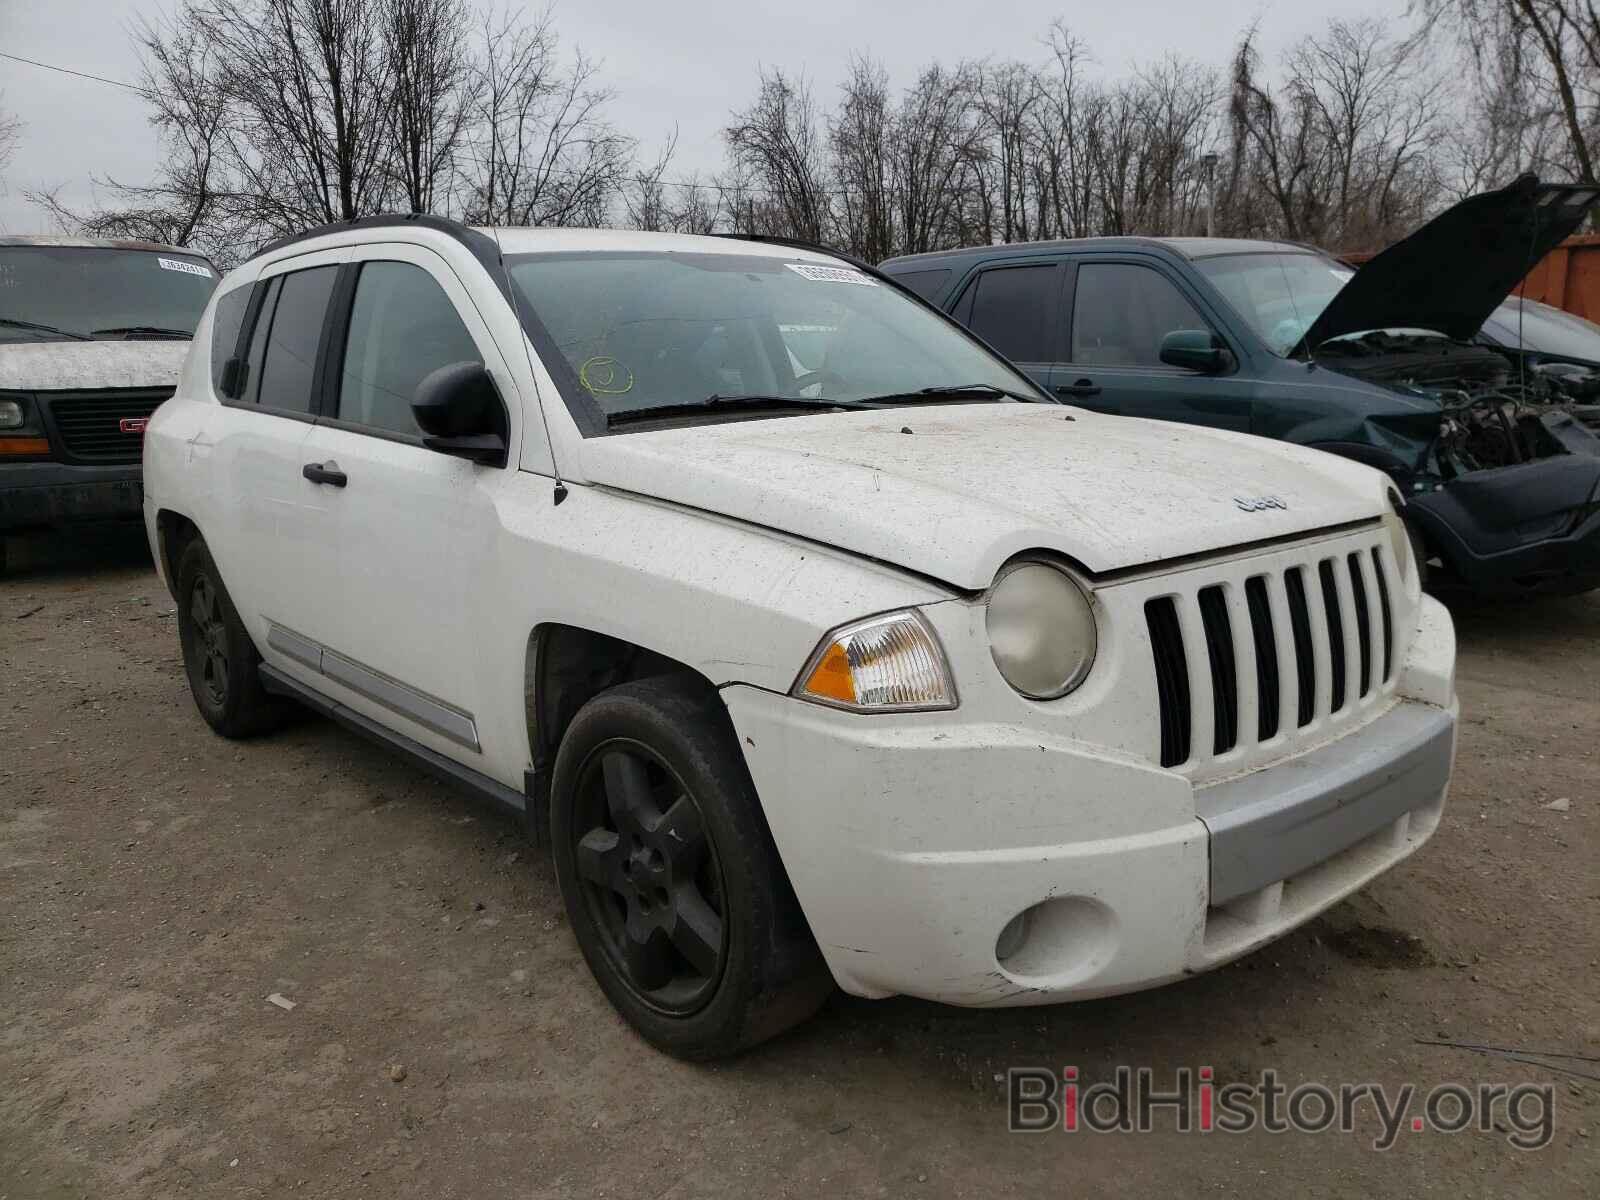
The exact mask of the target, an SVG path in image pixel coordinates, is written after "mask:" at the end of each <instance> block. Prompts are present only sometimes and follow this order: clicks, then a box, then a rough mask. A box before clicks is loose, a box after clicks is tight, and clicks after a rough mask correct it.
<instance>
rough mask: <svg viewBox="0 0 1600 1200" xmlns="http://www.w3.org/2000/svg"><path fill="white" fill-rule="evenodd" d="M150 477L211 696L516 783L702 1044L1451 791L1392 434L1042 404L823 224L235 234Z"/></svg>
mask: <svg viewBox="0 0 1600 1200" xmlns="http://www.w3.org/2000/svg"><path fill="white" fill-rule="evenodd" d="M145 481H146V491H145V516H146V520H147V523H148V527H149V533H150V537H151V539H152V543H153V545H154V548H155V551H156V558H157V561H158V563H159V564H160V567H161V570H162V571H163V573H164V576H165V578H166V581H167V584H168V586H169V587H170V588H171V589H172V592H173V595H174V596H175V597H176V598H177V600H178V605H179V608H178V613H179V629H180V633H181V638H182V649H183V655H184V661H185V663H186V666H187V670H188V675H189V679H190V682H191V684H192V686H193V692H194V697H195V701H196V703H197V705H198V706H199V709H200V711H201V713H202V714H203V715H204V717H205V718H206V720H207V721H209V722H210V723H211V725H212V726H213V727H214V728H215V729H216V730H217V731H218V732H219V733H222V734H224V735H226V736H230V737H234V736H243V735H249V734H255V733H260V732H263V731H265V730H267V729H269V728H271V727H272V726H273V724H274V723H275V722H276V721H277V720H278V719H279V718H280V717H281V716H282V715H283V712H284V710H285V707H286V706H288V707H293V705H294V703H298V704H299V705H303V706H307V707H310V708H311V709H314V710H317V711H319V712H322V713H324V714H327V715H329V716H332V717H334V718H336V719H338V720H340V721H342V722H344V723H346V724H347V725H349V726H351V727H353V728H355V729H357V730H359V731H361V732H362V733H364V734H366V735H368V736H371V737H374V738H377V739H379V740H380V741H382V742H384V743H386V744H387V745H389V746H390V747H392V748H394V749H395V750H396V751H398V752H400V753H402V754H404V755H406V756H408V757H410V758H411V759H412V760H414V761H415V762H417V763H419V764H421V765H423V766H425V767H427V768H428V769H430V770H432V771H434V772H436V773H438V774H440V775H443V776H445V777H448V778H450V779H453V780H454V781H456V782H457V783H459V784H461V785H463V786H465V787H467V788H469V789H471V790H473V791H474V792H476V793H478V794H480V795H483V796H486V797H489V798H490V799H492V800H494V801H496V802H498V803H500V804H501V805H503V806H504V807H506V808H508V809H510V810H512V811H514V812H516V813H519V814H523V815H524V816H525V817H526V818H527V820H528V821H529V823H530V826H531V828H532V829H533V831H534V832H535V834H536V835H537V836H540V837H548V838H549V839H550V844H551V846H552V851H553V857H554V861H555V868H556V872H557V875H558V878H559V881H560V885H561V889H562V892H563V895H564V897H565V900H566V903H567V908H568V912H569V914H570V918H571V923H572V928H573V932H574V935H575V936H576V938H577V940H578V942H579V944H580V946H581V947H582V950H583V953H584V955H585V956H586V958H587V960H588V962H589V964H590V966H591V968H592V969H593V971H594V974H595V976H596V978H597V979H598V980H599V983H600V985H601V987H602V988H603V989H604V990H605V992H606V994H607V995H608V996H609V997H610V999H611V1000H612V1002H613V1003H614V1004H615V1005H616V1007H617V1008H618V1009H619V1010H620V1011H621V1012H622V1013H623V1014H624V1015H625V1016H626V1017H627V1018H628V1019H629V1020H630V1021H631V1022H632V1023H633V1024H634V1026H635V1027H636V1028H637V1029H638V1030H639V1031H640V1032H641V1033H642V1034H643V1035H644V1036H645V1037H646V1038H648V1039H649V1040H650V1041H651V1042H652V1043H654V1044H655V1045H657V1046H659V1047H662V1048H663V1049H666V1050H668V1051H670V1052H672V1053H675V1054H678V1055H682V1056H685V1057H708V1056H712V1055H718V1054H725V1053H730V1052H734V1051H737V1050H739V1049H741V1048H743V1047H746V1046H749V1045H751V1044H753V1043H754V1042H757V1041H759V1040H761V1039H763V1038H765V1037H768V1036H771V1035H772V1034H774V1033H776V1032H778V1031H779V1030H781V1029H783V1028H785V1027H787V1026H789V1025H792V1024H793V1023H795V1022H796V1021H799V1020H801V1019H803V1018H804V1017H805V1016H807V1015H808V1014H809V1013H810V1012H811V1011H813V1010H814V1008H815V1007H816V1005H817V1004H818V1003H820V1002H821V1000H822V998H823V997H824V996H825V995H826V994H827V992H828V990H829V989H831V988H832V987H833V986H834V985H835V984H837V985H838V986H840V987H843V988H844V989H846V990H847V991H849V992H852V993H854V994H856V995H859V996H887V995H891V994H895V993H907V994H911V995H916V996H921V997H926V998H929V999H932V1000H937V1001H943V1002H947V1003H951V1004H963V1005H1015V1004H1042V1003H1051V1002H1055V1001H1061V1000H1070V999H1075V998H1079V997H1088V996H1102V995H1107V994H1111V993H1117V992H1126V991H1129V990H1132V989H1136V988H1143V987H1149V986H1152V985H1155V984H1159V983H1163V982H1165V981H1169V980H1176V979H1179V978H1182V977H1183V976H1186V975H1189V974H1192V973H1194V972H1197V971H1202V970H1205V969H1207V968H1209V967H1213V966H1216V965H1217V964H1219V963H1222V962H1225V961H1227V960H1229V959H1232V958H1235V957H1237V956H1238V955H1240V954H1243V953H1245V952H1247V951H1249V950H1251V949H1253V948H1255V947H1257V946H1260V945H1261V944H1263V943H1265V942H1267V941H1269V940H1271V939H1273V938H1275V937H1278V936H1280V935H1281V934H1283V933H1284V932H1285V931H1286V930H1289V929H1291V928H1293V927H1294V926H1296V925H1297V924H1299V923H1301V922H1303V921H1305V920H1306V919H1307V918H1309V917H1310V916H1312V915H1313V914H1315V913H1316V912H1318V911H1320V910H1322V909H1324V908H1326V907H1327V906H1329V905H1330V904H1333V903H1334V902H1335V901H1337V900H1339V899H1340V898H1341V897H1343V896H1345V895H1347V894H1348V893H1350V892H1351V891H1353V890H1354V889H1356V888H1359V887H1360V886H1362V885H1363V884H1364V883H1366V882H1367V881H1368V880H1370V879H1372V878H1373V877H1374V876H1376V875H1378V874H1379V873H1381V872H1383V871H1385V870H1387V869H1388V868H1389V867H1391V866H1393V865H1394V864H1395V863H1397V862H1398V861H1399V860H1401V859H1402V858H1404V857H1405V856H1406V855H1408V854H1410V853H1411V852H1412V851H1414V850H1415V849H1416V848H1417V847H1418V846H1420V845H1421V844H1422V843H1423V842H1424V841H1425V840H1427V838H1428V837H1429V836H1430V835H1431V834H1432V833H1433V831H1434V830H1435V828H1437V826H1438V823H1439V819H1440V814H1441V812H1442V808H1443V803H1444V796H1445V791H1446V787H1447V784H1448V781H1449V777H1450V770H1451V764H1452V758H1453V753H1454V747H1455V724H1456V711H1457V709H1456V699H1455V693H1454V636H1453V632H1452V629H1451V624H1450V620H1449V617H1448V616H1447V614H1446V613H1445V611H1444V610H1443V609H1442V608H1441V607H1440V606H1439V605H1438V604H1437V603H1436V602H1434V601H1433V600H1432V599H1430V598H1428V597H1426V596H1424V595H1422V594H1421V592H1420V590H1419V587H1418V574H1417V566H1416V564H1415V563H1414V562H1413V561H1412V560H1411V557H1410V548H1409V543H1408V540H1407V537H1406V534H1405V530H1404V526H1403V524H1402V522H1401V519H1400V517H1399V515H1398V509H1399V505H1400V503H1401V501H1400V498H1399V497H1398V496H1397V495H1396V494H1395V492H1394V490H1393V487H1392V485H1390V484H1389V483H1388V482H1387V480H1386V479H1385V478H1384V476H1383V475H1381V474H1379V473H1378V472H1377V471H1374V470H1370V469H1368V468H1366V467H1363V466H1359V465H1357V464H1355V463H1352V462H1348V461H1345V460H1342V459H1339V458H1335V457H1332V456H1331V455H1326V454H1322V453H1319V452H1316V451H1310V450H1304V449H1300V448H1296V447H1292V446H1288V445H1284V444H1281V443H1274V442H1267V441H1262V440H1258V439H1255V438H1251V437H1247V436H1243V435H1237V434H1229V433H1223V432H1214V431H1207V430H1200V429H1193V428H1188V427H1182V426H1175V425H1171V424H1157V423H1153V422H1145V421H1140V420H1130V419H1124V418H1119V417H1113V416H1105V415H1098V414H1093V413H1089V412H1085V411H1083V410H1081V409H1074V408H1070V407H1066V406H1062V405H1059V404H1056V403H1054V402H1052V401H1051V400H1050V398H1049V397H1047V396H1045V395H1043V394H1042V393H1040V392H1039V391H1038V390H1037V389H1036V388H1035V387H1034V386H1033V385H1032V384H1030V383H1029V381H1028V380H1027V379H1026V378H1025V377H1024V376H1022V375H1021V374H1019V373H1018V372H1017V371H1016V370H1015V369H1014V368H1012V367H1011V366H1010V365H1009V364H1007V363H1006V362H1005V361H1004V360H1002V359H1000V358H998V357H997V356H995V355H994V354H993V353H992V352H991V351H989V350H988V349H987V348H986V347H985V346H984V345H983V344H982V343H981V342H979V341H978V340H977V339H975V338H974V337H973V336H972V335H971V334H968V333H966V332H964V331H963V330H962V329H961V328H960V327H959V326H957V325H955V324H954V323H952V322H951V321H950V320H948V319H947V318H945V317H944V316H942V315H940V314H939V313H937V312H935V311H934V310H933V309H931V308H929V307H928V306H926V305H925V304H923V303H922V302H921V301H919V300H917V299H916V298H915V297H913V296H912V295H911V294H909V293H907V292H904V291H902V290H901V289H900V288H899V287H898V286H897V285H895V284H893V283H892V282H890V281H889V280H887V279H885V278H883V277H881V276H879V275H877V274H876V273H875V272H873V271H871V269H870V268H866V267H864V266H862V265H861V264H856V263H853V262H850V261H847V260H845V259H841V258H839V257H836V256H831V255H829V254H827V253H825V252H823V251H820V250H816V249H810V248H804V247H800V246H796V245H791V244H783V243H773V242H763V241H759V240H751V239H733V238H704V237H681V236H670V235H655V234H641V233H623V232H600V231H578V230H529V229H503V230H491V231H477V230H469V229H466V228H463V227H461V226H458V225H454V224H451V223H449V222H445V221H441V220H437V219H432V218H373V219H369V220H366V221H360V222H356V223H353V224H351V225H347V226H339V227H330V228H327V229H323V230H318V231H315V232H313V233H311V234H307V235H305V236H303V237H300V238H297V239H293V240H291V241H288V242H285V243H281V244H278V245H275V246H273V247H269V248H268V249H267V250H265V251H263V252H262V253H260V254H258V255H257V256H256V257H254V258H252V259H251V260H250V261H249V262H247V263H246V264H245V265H244V266H242V267H240V268H239V269H238V270H236V271H234V272H232V273H231V274H230V275H229V276H228V277H227V278H226V279H225V280H224V281H223V283H222V284H221V286H220V288H219V289H218V292H217V295H216V297H215V298H214V299H213V301H212V303H211V306H210V307H209V309H208V310H207V313H206V315H205V317H204V318H203V320H202V321H201V324H200V328H199V331H198V334H197V338H196V341H195V345H194V349H193V351H192V352H191V354H190V356H189V358H188V360H187V363H186V365H185V367H184V371H183V376H182V380H181V382H180V384H179V387H178V391H177V395H176V396H175V397H174V398H173V399H172V400H171V401H169V402H168V403H166V404H164V405H162V407H161V408H160V409H159V411H158V412H157V413H156V415H155V417H154V419H153V420H152V421H151V424H150V427H149V431H148V435H147V437H146V441H145Z"/></svg>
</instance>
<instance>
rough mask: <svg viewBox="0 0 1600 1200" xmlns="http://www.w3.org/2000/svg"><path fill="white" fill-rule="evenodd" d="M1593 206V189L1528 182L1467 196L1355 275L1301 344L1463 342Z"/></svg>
mask: <svg viewBox="0 0 1600 1200" xmlns="http://www.w3.org/2000/svg"><path fill="white" fill-rule="evenodd" d="M1597 199H1600V188H1597V187H1592V186H1576V185H1571V184H1554V183H1540V182H1539V180H1538V179H1537V178H1536V177H1535V176H1533V175H1524V176H1523V177H1522V178H1520V179H1518V180H1517V181H1516V182H1515V183H1513V184H1511V185H1509V186H1508V187H1504V188H1501V189H1500V190H1499V191H1497V192H1484V193H1482V194H1481V195H1478V196H1469V197H1467V199H1465V200H1463V201H1462V202H1461V203H1460V204H1457V205H1455V206H1454V207H1452V208H1450V209H1448V210H1446V211H1445V212H1443V213H1440V214H1439V215H1438V216H1437V217H1435V218H1434V219H1433V220H1431V221H1429V222H1428V223H1427V224H1426V225H1424V226H1423V227H1422V228H1421V229H1419V230H1417V231H1416V232H1415V233H1413V234H1412V235H1411V236H1410V237H1408V238H1406V239H1404V240H1403V241H1399V242H1396V243H1395V244H1394V245H1393V246H1390V247H1389V248H1388V249H1387V250H1385V251H1384V252H1383V253H1382V254H1379V255H1378V256H1377V257H1376V258H1374V259H1372V260H1371V261H1370V262H1368V263H1367V264H1366V265H1364V266H1363V267H1361V268H1360V269H1359V270H1358V271H1356V273H1355V275H1354V276H1353V277H1352V278H1351V279H1350V281H1349V282H1348V283H1346V284H1345V285H1344V287H1343V288H1341V289H1340V290H1339V292H1338V294H1337V295H1335V296H1334V298H1333V300H1332V302H1331V303H1330V304H1329V305H1328V307H1327V308H1325V309H1323V310H1322V314H1321V315H1320V316H1319V317H1318V318H1317V319H1316V320H1315V321H1313V322H1312V323H1311V327H1310V328H1309V329H1307V330H1306V335H1305V343H1304V344H1305V345H1306V346H1308V347H1310V348H1311V349H1313V350H1314V349H1316V347H1317V346H1319V345H1321V344H1322V343H1323V342H1325V341H1327V340H1328V339H1329V338H1336V337H1342V336H1344V335H1345V334H1350V333H1365V332H1367V331H1368V330H1373V329H1429V330H1433V331H1435V332H1437V333H1442V334H1445V335H1446V336H1448V337H1451V338H1454V339H1455V340H1456V341H1459V342H1464V341H1467V340H1468V339H1470V338H1471V337H1472V336H1473V335H1474V334H1476V333H1477V332H1478V330H1479V329H1480V328H1482V326H1483V323H1484V321H1486V320H1488V318H1489V314H1491V313H1492V312H1494V310H1495V308H1496V306H1497V305H1499V304H1500V303H1501V302H1502V301H1504V300H1505V298H1506V297H1507V296H1508V295H1510V294H1511V289H1512V288H1514V287H1516V286H1517V284H1519V283H1521V282H1522V280H1523V278H1524V276H1526V275H1527V273H1528V272H1529V271H1531V270H1532V269H1533V268H1534V265H1535V264H1537V263H1538V261H1539V260H1540V259H1541V258H1543V257H1544V256H1545V255H1546V254H1548V253H1549V252H1550V251H1551V250H1552V249H1554V248H1555V247H1556V246H1557V245H1558V244H1559V243H1560V242H1561V241H1562V240H1563V239H1564V238H1566V237H1568V236H1570V235H1571V234H1572V233H1573V232H1575V231H1576V230H1577V228H1578V226H1579V225H1581V224H1583V220H1584V218H1585V217H1586V216H1587V215H1588V213H1589V209H1590V208H1591V207H1592V206H1593V205H1594V202H1595V201H1596V200H1597Z"/></svg>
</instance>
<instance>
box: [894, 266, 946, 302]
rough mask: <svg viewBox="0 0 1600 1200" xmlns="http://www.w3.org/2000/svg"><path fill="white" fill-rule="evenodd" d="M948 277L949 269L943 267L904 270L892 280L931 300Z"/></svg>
mask: <svg viewBox="0 0 1600 1200" xmlns="http://www.w3.org/2000/svg"><path fill="white" fill-rule="evenodd" d="M949 278H950V269H949V268H948V267H945V268H942V269H940V270H935V271H906V272H903V273H902V274H899V275H896V276H895V277H894V280H895V282H896V283H898V284H899V285H900V286H901V287H904V288H909V289H911V290H912V291H913V292H915V293H916V294H917V295H919V296H921V297H922V298H923V299H924V300H928V301H931V300H932V299H933V297H934V294H935V293H936V292H938V290H939V289H940V288H942V287H943V286H944V284H945V280H947V279H949Z"/></svg>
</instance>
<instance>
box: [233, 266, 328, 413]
mask: <svg viewBox="0 0 1600 1200" xmlns="http://www.w3.org/2000/svg"><path fill="white" fill-rule="evenodd" d="M338 273H339V269H338V268H337V267H312V268H311V269H310V270H306V271H295V272H293V273H291V274H288V275H285V276H284V277H283V282H282V283H280V284H279V285H278V287H277V302H276V303H275V304H273V305H272V310H271V313H270V315H269V313H268V311H267V308H266V307H265V306H263V308H262V310H261V316H260V317H259V318H258V319H257V324H256V334H257V339H259V337H260V335H261V330H262V329H263V328H265V329H266V346H265V353H264V354H263V356H262V357H261V359H260V362H261V368H260V371H259V372H256V371H255V370H254V369H253V368H252V374H255V375H256V383H255V389H256V402H257V403H258V404H260V405H261V407H262V408H275V409H278V410H279V411H281V412H294V413H309V412H310V411H311V408H312V402H313V400H314V398H315V392H316V371H317V346H318V343H320V342H321V340H322V324H323V318H324V317H325V316H326V315H327V311H328V297H329V296H331V295H332V294H333V281H334V278H335V276H337V275H338ZM270 299H271V297H269V300H270ZM257 339H252V341H253V342H254V341H255V340H257ZM250 358H251V362H252V364H254V362H255V361H256V354H255V346H254V344H252V346H251V355H250Z"/></svg>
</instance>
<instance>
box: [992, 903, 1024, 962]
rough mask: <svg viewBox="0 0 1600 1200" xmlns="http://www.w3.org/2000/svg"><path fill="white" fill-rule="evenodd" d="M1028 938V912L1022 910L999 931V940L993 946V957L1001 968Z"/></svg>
mask: <svg viewBox="0 0 1600 1200" xmlns="http://www.w3.org/2000/svg"><path fill="white" fill-rule="evenodd" d="M1027 937H1028V910H1027V909H1023V910H1022V911H1021V912H1019V913H1018V914H1017V915H1016V916H1014V917H1012V918H1011V920H1009V921H1007V922H1006V927H1005V928H1004V929H1002V930H1001V931H1000V936H999V938H997V939H996V941H995V944H994V956H995V958H996V959H997V960H998V961H999V963H1000V965H1001V966H1004V965H1005V962H1006V959H1008V958H1010V957H1011V956H1012V955H1013V954H1015V953H1016V952H1017V951H1018V950H1021V949H1022V943H1023V942H1024V941H1026V940H1027Z"/></svg>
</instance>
